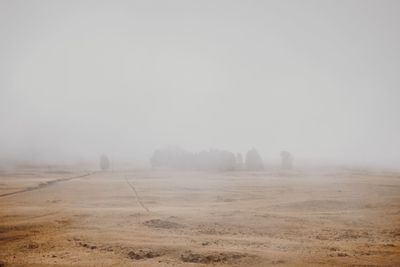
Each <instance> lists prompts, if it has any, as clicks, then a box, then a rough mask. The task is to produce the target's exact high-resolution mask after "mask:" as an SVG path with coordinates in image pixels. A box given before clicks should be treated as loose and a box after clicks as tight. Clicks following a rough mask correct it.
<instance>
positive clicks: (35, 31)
mask: <svg viewBox="0 0 400 267" xmlns="http://www.w3.org/2000/svg"><path fill="white" fill-rule="evenodd" d="M399 14H400V2H399V1H364V0H360V1H12V0H9V1H6V0H0V127H1V128H0V160H15V159H23V160H41V161H44V162H47V161H48V162H77V161H80V160H91V159H95V160H97V159H98V158H99V156H100V155H102V154H106V155H108V156H109V157H110V158H111V159H112V160H114V161H129V162H135V161H143V162H147V161H148V159H149V158H150V157H151V155H152V153H153V151H154V150H155V149H159V148H163V147H169V146H178V147H182V148H184V149H186V150H189V151H201V150H204V149H210V148H215V149H224V150H228V151H232V152H233V153H235V154H236V153H239V152H240V153H245V152H246V151H248V150H249V149H251V148H252V147H255V148H256V149H257V150H258V152H259V153H260V154H261V155H262V156H263V159H264V160H265V161H266V162H268V161H274V160H276V159H279V157H280V153H281V151H283V150H286V151H290V153H292V154H293V155H294V156H295V158H296V160H297V161H301V160H304V161H309V162H332V163H346V164H364V165H371V164H372V165H379V166H391V167H393V166H399V164H400V118H399V115H400V105H399V100H400V75H399V70H400V52H399V50H400V49H399V48H400V29H399V28H400V16H399Z"/></svg>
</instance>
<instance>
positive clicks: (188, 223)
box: [0, 166, 400, 266]
mask: <svg viewBox="0 0 400 267" xmlns="http://www.w3.org/2000/svg"><path fill="white" fill-rule="evenodd" d="M0 261H1V262H2V263H3V265H4V266H400V174H398V173H390V172H376V171H367V170H354V169H329V170H328V169H327V170H318V171H316V170H314V171H304V170H303V171H292V172H282V171H278V170H276V171H264V172H245V171H237V172H189V171H168V170H151V169H132V170H121V171H110V172H92V171H86V170H83V169H80V168H66V167H51V168H50V167H29V166H25V167H19V168H14V169H4V170H2V171H1V172H0Z"/></svg>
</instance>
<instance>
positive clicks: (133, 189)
mask: <svg viewBox="0 0 400 267" xmlns="http://www.w3.org/2000/svg"><path fill="white" fill-rule="evenodd" d="M125 181H126V183H127V184H128V185H129V187H130V188H131V189H132V191H133V192H134V193H135V197H136V201H137V202H138V203H139V205H140V206H142V208H143V209H145V210H146V211H147V212H150V210H149V209H148V208H147V207H146V206H145V205H144V204H143V202H142V201H141V200H140V197H139V194H138V193H137V191H136V189H135V187H134V186H133V185H132V184H131V183H130V182H129V181H128V179H127V178H125Z"/></svg>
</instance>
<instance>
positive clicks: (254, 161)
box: [245, 148, 264, 171]
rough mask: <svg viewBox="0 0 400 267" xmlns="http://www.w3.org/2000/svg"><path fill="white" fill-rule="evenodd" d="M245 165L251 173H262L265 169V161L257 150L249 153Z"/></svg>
mask: <svg viewBox="0 0 400 267" xmlns="http://www.w3.org/2000/svg"><path fill="white" fill-rule="evenodd" d="M245 165H246V168H247V169H248V170H251V171H260V170H263V169H264V164H263V160H262V158H261V156H260V154H258V152H257V150H255V148H253V149H251V150H249V151H248V152H247V154H246V162H245Z"/></svg>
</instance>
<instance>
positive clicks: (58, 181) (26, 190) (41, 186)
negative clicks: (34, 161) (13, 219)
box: [0, 172, 96, 198]
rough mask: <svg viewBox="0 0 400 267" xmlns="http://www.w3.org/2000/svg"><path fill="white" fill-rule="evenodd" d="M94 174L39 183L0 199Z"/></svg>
mask: <svg viewBox="0 0 400 267" xmlns="http://www.w3.org/2000/svg"><path fill="white" fill-rule="evenodd" d="M94 173H96V172H89V173H85V174H81V175H78V176H72V177H65V178H60V179H55V180H51V181H47V182H44V183H40V184H38V185H36V186H31V187H27V188H24V189H21V190H18V191H14V192H10V193H4V194H0V198H2V197H8V196H12V195H17V194H21V193H25V192H30V191H35V190H39V189H42V188H45V187H48V186H51V185H55V184H57V183H61V182H67V181H70V180H73V179H78V178H83V177H86V176H89V175H92V174H94Z"/></svg>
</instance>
